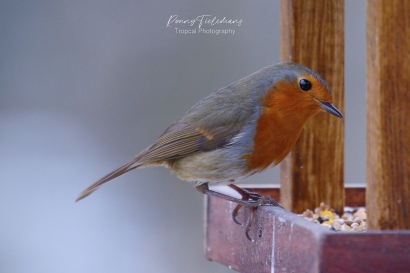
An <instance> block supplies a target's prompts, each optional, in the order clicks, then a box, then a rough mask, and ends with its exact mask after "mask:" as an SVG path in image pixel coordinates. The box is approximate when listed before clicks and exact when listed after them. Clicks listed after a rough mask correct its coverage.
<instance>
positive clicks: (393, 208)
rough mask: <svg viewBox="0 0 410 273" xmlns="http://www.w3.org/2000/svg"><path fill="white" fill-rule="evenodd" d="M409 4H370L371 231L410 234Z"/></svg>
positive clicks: (375, 1)
mask: <svg viewBox="0 0 410 273" xmlns="http://www.w3.org/2000/svg"><path fill="white" fill-rule="evenodd" d="M409 14H410V1H401V0H392V1H383V0H368V1H367V192H366V199H367V212H368V219H369V220H370V221H369V229H375V230H379V229H383V230H385V229H410V15H409Z"/></svg>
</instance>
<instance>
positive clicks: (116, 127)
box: [0, 0, 365, 273]
mask: <svg viewBox="0 0 410 273" xmlns="http://www.w3.org/2000/svg"><path fill="white" fill-rule="evenodd" d="M174 14H175V15H178V16H179V18H180V19H193V18H195V17H196V16H199V15H203V14H209V15H213V16H216V17H217V18H223V17H227V18H228V19H242V20H243V23H242V24H241V26H229V25H228V26H227V25H222V26H220V27H219V26H214V27H212V28H214V29H218V28H231V29H235V31H236V32H235V34H234V35H213V34H196V35H193V34H192V35H183V34H176V33H175V30H174V29H173V28H172V27H170V28H166V23H167V21H168V19H169V17H170V16H171V15H174ZM279 46H280V1H278V0H273V1H264V0H259V1H257V2H255V1H244V0H235V1H234V0H224V1H198V0H195V1H187V0H178V1H177V0H176V1H130V0H117V1H95V0H81V1H80V0H74V1H50V0H48V1H47V0H40V1H27V0H23V1H11V0H8V1H7V0H3V1H1V3H0V126H1V130H0V159H1V164H0V272H2V273H9V272H30V273H35V272H42V273H43V272H101V273H104V272H230V270H229V269H228V268H226V267H224V266H222V265H220V264H217V263H214V262H209V261H207V260H206V259H205V258H204V255H203V196H202V195H201V194H200V193H198V192H197V191H196V190H195V188H194V187H193V186H192V185H191V184H189V183H187V182H184V181H180V180H178V179H177V178H176V177H175V176H174V175H170V174H169V171H168V170H167V169H165V168H148V169H142V170H138V171H134V172H132V173H129V174H128V175H126V176H124V177H121V178H120V179H117V180H116V181H115V182H114V183H110V184H108V185H107V186H105V187H103V188H102V189H100V190H99V191H97V192H96V193H95V194H93V195H92V196H90V197H89V198H87V199H85V200H83V201H81V202H79V203H74V200H75V198H76V197H77V196H78V194H79V193H80V192H81V191H82V190H83V189H84V188H85V187H87V186H88V185H89V184H91V183H93V182H94V181H95V180H97V179H99V178H100V177H101V176H103V175H105V174H106V173H108V172H110V171H112V170H113V169H114V168H116V167H119V166H120V165H122V164H123V163H125V162H126V161H128V160H129V159H131V158H132V157H133V156H134V155H136V154H137V153H138V152H139V151H141V150H142V149H144V148H145V147H146V146H148V145H149V144H151V143H152V142H153V141H154V140H155V139H156V138H157V137H158V136H159V135H160V134H161V133H162V132H163V130H164V129H165V128H166V127H167V126H168V125H170V124H171V123H172V122H174V121H176V120H177V119H178V118H179V117H180V116H181V115H183V114H184V113H185V111H187V110H188V109H189V108H190V107H191V106H192V105H193V104H194V103H196V102H197V101H198V100H200V99H201V98H203V97H205V96H206V95H208V94H209V93H211V92H212V91H215V90H217V89H219V88H220V87H223V86H225V85H227V84H229V83H231V82H233V81H234V80H237V79H239V78H242V77H244V76H246V75H248V74H250V73H252V72H254V71H256V70H259V69H260V68H263V67H265V66H267V65H270V64H273V63H276V62H279V50H280V48H279ZM345 67H346V109H345V113H344V114H345V117H346V119H345V120H346V160H345V161H346V175H345V178H346V183H363V182H365V1H353V0H349V1H346V66H345ZM278 181H279V168H276V169H274V170H272V171H269V172H266V173H265V174H263V175H261V176H258V177H255V178H253V179H252V180H248V181H246V182H247V183H251V182H252V183H278Z"/></svg>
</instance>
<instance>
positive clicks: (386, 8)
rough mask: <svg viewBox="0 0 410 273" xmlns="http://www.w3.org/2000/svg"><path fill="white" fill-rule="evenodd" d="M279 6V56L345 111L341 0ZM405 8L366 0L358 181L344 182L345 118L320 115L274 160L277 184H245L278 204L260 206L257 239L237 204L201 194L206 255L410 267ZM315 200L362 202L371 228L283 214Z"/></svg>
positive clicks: (272, 263) (344, 267) (310, 266)
mask: <svg viewBox="0 0 410 273" xmlns="http://www.w3.org/2000/svg"><path fill="white" fill-rule="evenodd" d="M281 13H282V18H281V31H282V34H281V35H282V48H281V58H282V61H292V62H296V63H300V64H302V65H305V66H308V67H310V68H312V69H313V70H315V71H316V72H318V74H319V75H321V76H322V77H323V78H324V79H325V80H326V82H327V83H328V84H329V85H330V86H331V88H332V90H333V94H334V95H333V97H334V104H335V106H336V107H337V108H338V109H340V110H341V111H342V113H343V112H344V1H343V0H282V3H281ZM409 14H410V1H402V0H389V1H384V0H367V181H366V186H364V185H363V187H351V188H347V187H346V188H345V187H344V177H343V173H344V164H343V161H344V123H343V122H344V121H343V120H339V119H337V118H335V117H333V116H331V115H320V114H319V115H317V116H316V117H314V118H312V119H311V120H309V122H308V124H307V125H306V126H305V129H304V130H303V132H302V134H301V136H300V138H299V140H298V143H297V144H296V146H295V148H294V149H293V150H292V151H291V152H290V154H289V155H288V157H287V158H286V159H285V160H284V162H283V163H282V165H281V188H280V189H279V188H276V189H275V188H249V189H250V190H251V191H257V192H259V193H260V194H261V195H266V194H268V195H270V196H271V197H272V198H274V199H276V200H277V201H280V203H281V204H282V205H283V206H284V207H285V209H286V210H283V209H281V208H278V207H268V206H265V207H260V208H259V209H258V212H257V214H256V219H255V222H254V224H253V229H252V231H251V236H253V238H254V239H255V242H250V241H248V240H247V238H246V237H245V236H244V230H243V227H241V226H239V225H237V224H235V223H234V222H233V221H232V218H231V213H232V210H233V209H234V207H235V204H232V203H230V202H228V201H225V200H221V199H218V198H213V197H206V198H207V203H206V223H205V224H206V233H205V254H206V257H207V258H208V259H209V260H212V261H216V262H219V263H222V264H224V265H226V266H229V267H231V268H232V269H234V270H237V271H239V272H312V273H313V272H349V273H352V272H383V273H386V272H394V273H397V272H410V16H409ZM356 91H357V92H360V90H356ZM347 115H348V113H347ZM328 147H331V148H328ZM365 200H366V202H365ZM320 202H325V203H328V204H330V205H331V206H332V207H333V208H335V209H337V210H338V211H341V212H342V211H343V208H344V206H345V205H347V206H353V207H355V206H364V205H366V210H367V215H368V217H367V218H368V220H367V225H368V230H369V231H367V232H360V233H359V232H357V233H356V232H345V233H342V232H334V231H329V230H326V229H324V228H323V227H321V226H320V225H317V224H314V223H311V222H308V221H306V220H305V219H303V218H302V217H300V216H297V215H295V214H293V213H291V212H290V211H292V212H294V213H302V212H303V211H304V210H306V209H307V208H314V207H315V206H317V205H318V204H319V203H320ZM243 213H244V212H242V216H243Z"/></svg>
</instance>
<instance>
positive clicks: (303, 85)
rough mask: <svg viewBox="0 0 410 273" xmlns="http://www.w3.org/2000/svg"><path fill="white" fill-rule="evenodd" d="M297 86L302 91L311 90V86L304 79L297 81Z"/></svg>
mask: <svg viewBox="0 0 410 273" xmlns="http://www.w3.org/2000/svg"><path fill="white" fill-rule="evenodd" d="M299 86H300V88H301V89H302V90H303V91H309V90H310V89H312V84H311V83H310V81H308V80H306V79H301V80H300V81H299Z"/></svg>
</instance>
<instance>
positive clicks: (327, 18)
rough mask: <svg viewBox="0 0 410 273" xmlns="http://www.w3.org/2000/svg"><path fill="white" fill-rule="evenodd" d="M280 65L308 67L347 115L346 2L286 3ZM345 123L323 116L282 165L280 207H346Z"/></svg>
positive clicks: (311, 124)
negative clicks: (321, 204) (326, 85)
mask: <svg viewBox="0 0 410 273" xmlns="http://www.w3.org/2000/svg"><path fill="white" fill-rule="evenodd" d="M281 41H282V42H281V60H282V61H284V62H296V63H300V64H302V65H305V66H307V67H309V68H311V69H313V70H314V71H316V72H317V73H318V74H319V75H321V76H322V77H323V79H324V80H325V81H326V82H327V83H328V84H329V85H330V87H331V89H332V91H333V98H334V104H335V106H336V107H337V108H338V109H339V110H341V111H342V113H343V112H344V0H282V7H281ZM343 182H344V121H343V120H342V119H339V118H336V117H334V116H332V115H329V114H327V113H320V114H318V115H316V116H315V117H313V118H311V119H310V120H309V121H308V122H307V124H306V125H305V128H304V130H303V131H302V134H301V135H300V137H299V140H298V142H297V143H296V146H295V147H294V149H293V150H292V151H291V152H290V154H289V155H288V156H287V157H286V159H285V160H284V161H283V162H282V165H281V184H282V197H283V198H282V204H283V205H284V207H285V208H286V209H289V210H290V211H293V212H296V213H301V212H302V211H303V210H304V209H306V208H308V207H313V206H315V205H317V204H318V203H319V202H321V201H324V202H326V203H328V204H330V205H331V206H332V207H334V208H335V209H337V210H338V211H343V207H344V203H343V202H344V198H343V194H344V189H343Z"/></svg>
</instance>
